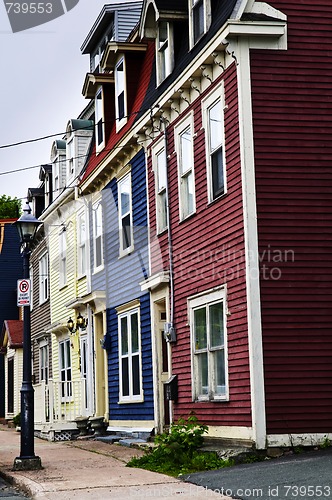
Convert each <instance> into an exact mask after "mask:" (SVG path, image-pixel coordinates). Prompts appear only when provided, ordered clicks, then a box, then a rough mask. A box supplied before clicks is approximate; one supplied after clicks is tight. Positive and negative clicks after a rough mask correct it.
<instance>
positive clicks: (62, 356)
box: [60, 342, 65, 370]
mask: <svg viewBox="0 0 332 500" xmlns="http://www.w3.org/2000/svg"><path fill="white" fill-rule="evenodd" d="M64 367H65V346H64V343H63V342H62V343H61V344H60V369H61V370H63V369H64Z"/></svg>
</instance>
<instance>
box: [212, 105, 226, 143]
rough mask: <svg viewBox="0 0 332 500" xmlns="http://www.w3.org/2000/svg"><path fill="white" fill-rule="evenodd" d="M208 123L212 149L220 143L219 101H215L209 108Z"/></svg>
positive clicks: (220, 117) (220, 111)
mask: <svg viewBox="0 0 332 500" xmlns="http://www.w3.org/2000/svg"><path fill="white" fill-rule="evenodd" d="M209 125H210V150H211V151H214V150H215V149H216V148H219V147H220V145H221V144H222V139H223V131H222V109H221V101H218V102H216V103H215V104H214V105H213V106H211V108H210V109H209Z"/></svg>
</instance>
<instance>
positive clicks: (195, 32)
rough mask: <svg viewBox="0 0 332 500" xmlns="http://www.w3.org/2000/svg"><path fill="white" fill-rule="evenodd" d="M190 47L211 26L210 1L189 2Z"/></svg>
mask: <svg viewBox="0 0 332 500" xmlns="http://www.w3.org/2000/svg"><path fill="white" fill-rule="evenodd" d="M189 11H190V38H191V47H193V46H194V45H195V43H197V42H198V41H199V40H200V39H201V37H202V36H203V35H204V33H206V32H207V31H208V29H209V27H210V24H211V0H189Z"/></svg>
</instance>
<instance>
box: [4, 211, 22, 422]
mask: <svg viewBox="0 0 332 500" xmlns="http://www.w3.org/2000/svg"><path fill="white" fill-rule="evenodd" d="M15 220H16V219H15ZM15 220H14V219H2V220H0V271H1V280H0V291H1V295H2V301H1V307H0V328H1V329H2V328H3V326H4V321H5V320H18V319H19V310H18V307H17V292H16V291H17V280H18V279H19V278H21V277H22V276H23V264H22V257H21V255H20V240H19V237H18V233H17V229H16V228H15V227H14V226H13V225H12V224H13V223H14V222H15ZM7 391H8V387H6V384H5V362H4V356H3V355H1V354H0V418H4V417H5V397H6V392H7Z"/></svg>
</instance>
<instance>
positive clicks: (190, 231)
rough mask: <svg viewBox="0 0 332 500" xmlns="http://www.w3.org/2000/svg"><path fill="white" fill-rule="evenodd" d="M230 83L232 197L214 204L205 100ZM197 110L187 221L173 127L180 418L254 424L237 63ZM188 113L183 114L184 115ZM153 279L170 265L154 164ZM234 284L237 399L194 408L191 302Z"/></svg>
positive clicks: (231, 354)
mask: <svg viewBox="0 0 332 500" xmlns="http://www.w3.org/2000/svg"><path fill="white" fill-rule="evenodd" d="M221 80H223V81H224V86H225V103H226V105H227V106H228V109H227V111H226V112H225V147H226V168H227V185H228V193H227V195H225V196H224V197H222V198H219V199H218V200H216V201H214V202H213V203H210V204H208V191H207V190H208V187H207V174H206V155H205V130H204V128H203V124H202V110H201V99H202V98H204V97H206V96H207V95H208V94H209V93H210V92H212V91H213V89H214V88H215V86H216V85H217V84H218V83H219V82H220V81H221ZM190 111H192V112H193V113H194V124H195V125H194V129H195V130H194V132H195V138H194V163H195V185H196V213H195V214H194V215H193V216H191V217H190V218H188V219H187V220H184V221H182V222H180V223H179V194H178V167H177V160H176V154H175V150H174V130H173V126H174V125H176V122H174V123H173V124H172V126H171V127H169V129H168V158H169V165H168V169H169V200H170V211H171V227H172V234H173V254H174V255H173V257H174V286H175V290H174V295H175V328H176V332H177V342H176V344H174V345H173V346H172V372H173V374H176V375H178V383H179V400H178V403H177V404H174V418H175V419H177V418H179V417H180V416H182V415H188V414H189V413H190V412H191V411H192V410H194V411H195V413H196V415H197V417H198V418H199V419H200V420H201V421H204V422H205V423H206V424H208V425H224V426H249V427H250V426H251V403H250V380H249V360H248V333H247V315H246V284H245V263H244V230H243V206H242V187H241V183H240V181H239V180H240V179H241V170H240V149H239V128H238V99H237V76H236V66H235V64H232V65H231V66H230V67H229V68H228V69H227V70H226V71H225V72H224V73H223V75H222V77H221V78H218V79H217V80H216V81H215V82H214V84H212V85H211V86H210V88H209V89H208V90H207V91H205V92H204V93H203V94H202V95H201V97H200V98H198V99H196V101H194V103H193V104H192V105H191V106H190V107H189V108H188V112H190ZM183 116H184V114H182V115H181V118H182V117H183ZM149 194H150V226H151V236H152V241H153V242H154V245H153V246H152V252H155V254H153V255H152V274H154V273H156V272H159V271H161V270H162V269H164V270H165V269H167V268H168V264H167V262H168V256H167V245H168V242H167V234H166V233H165V234H163V235H161V236H159V237H157V236H156V216H155V212H156V208H155V179H154V174H153V173H152V172H151V165H149ZM220 285H227V301H228V308H229V313H230V314H229V316H228V320H227V337H228V364H229V388H230V400H229V401H228V402H222V403H216V402H214V403H203V402H200V403H193V402H192V386H191V372H192V367H191V343H190V328H189V320H188V311H187V299H188V297H190V296H192V295H194V294H197V293H200V292H203V291H208V290H210V289H212V288H213V287H216V286H220Z"/></svg>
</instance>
